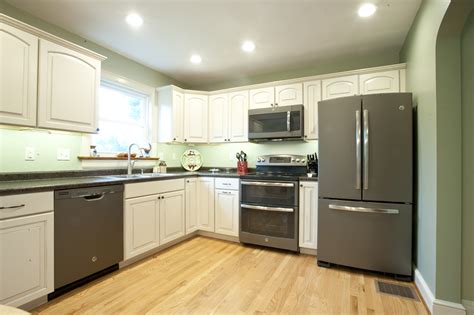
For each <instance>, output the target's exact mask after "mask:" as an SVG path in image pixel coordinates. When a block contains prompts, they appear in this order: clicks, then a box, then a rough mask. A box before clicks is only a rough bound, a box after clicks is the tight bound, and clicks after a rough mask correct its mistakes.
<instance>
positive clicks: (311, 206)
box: [299, 182, 318, 249]
mask: <svg viewBox="0 0 474 315" xmlns="http://www.w3.org/2000/svg"><path fill="white" fill-rule="evenodd" d="M299 220H300V224H299V239H300V240H299V243H300V247H305V248H311V249H316V246H317V243H318V242H317V241H318V239H317V234H318V233H317V231H318V183H317V182H301V183H300V218H299Z"/></svg>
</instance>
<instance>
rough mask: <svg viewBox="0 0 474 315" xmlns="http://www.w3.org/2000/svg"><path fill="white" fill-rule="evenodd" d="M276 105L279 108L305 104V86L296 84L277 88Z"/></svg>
mask: <svg viewBox="0 0 474 315" xmlns="http://www.w3.org/2000/svg"><path fill="white" fill-rule="evenodd" d="M275 103H276V105H277V106H289V105H301V104H303V85H302V84H301V83H295V84H287V85H279V86H276V87H275Z"/></svg>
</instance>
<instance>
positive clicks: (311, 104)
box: [303, 80, 321, 140]
mask: <svg viewBox="0 0 474 315" xmlns="http://www.w3.org/2000/svg"><path fill="white" fill-rule="evenodd" d="M303 86H304V102H303V104H304V120H305V122H304V125H305V126H304V127H305V128H304V129H305V132H304V137H305V139H307V140H315V139H318V102H319V101H321V80H316V81H309V82H304V83H303Z"/></svg>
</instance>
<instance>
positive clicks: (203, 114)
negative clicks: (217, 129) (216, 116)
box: [184, 94, 208, 143]
mask: <svg viewBox="0 0 474 315" xmlns="http://www.w3.org/2000/svg"><path fill="white" fill-rule="evenodd" d="M207 101H208V99H207V96H206V95H198V94H185V95H184V142H194V143H202V142H207V141H208V139H207V128H208V126H207V121H208V120H207Z"/></svg>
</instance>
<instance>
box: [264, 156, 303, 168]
mask: <svg viewBox="0 0 474 315" xmlns="http://www.w3.org/2000/svg"><path fill="white" fill-rule="evenodd" d="M306 162H307V161H306V157H305V156H304V155H291V154H278V155H261V156H259V157H257V163H256V164H257V165H262V166H263V165H265V166H279V165H280V166H306Z"/></svg>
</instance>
